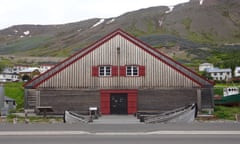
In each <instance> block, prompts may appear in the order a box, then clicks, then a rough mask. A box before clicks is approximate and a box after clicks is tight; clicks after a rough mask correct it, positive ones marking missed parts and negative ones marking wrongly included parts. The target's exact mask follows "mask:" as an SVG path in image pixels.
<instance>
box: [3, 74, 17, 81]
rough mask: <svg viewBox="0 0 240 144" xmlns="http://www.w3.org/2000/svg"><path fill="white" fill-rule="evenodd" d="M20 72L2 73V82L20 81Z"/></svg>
mask: <svg viewBox="0 0 240 144" xmlns="http://www.w3.org/2000/svg"><path fill="white" fill-rule="evenodd" d="M18 80H19V79H18V74H15V73H1V74H0V82H15V81H18Z"/></svg>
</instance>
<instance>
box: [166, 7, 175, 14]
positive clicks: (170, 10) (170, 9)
mask: <svg viewBox="0 0 240 144" xmlns="http://www.w3.org/2000/svg"><path fill="white" fill-rule="evenodd" d="M168 9H169V10H167V11H165V13H166V14H167V13H170V12H172V11H173V9H174V6H168Z"/></svg>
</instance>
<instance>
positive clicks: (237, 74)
mask: <svg viewBox="0 0 240 144" xmlns="http://www.w3.org/2000/svg"><path fill="white" fill-rule="evenodd" d="M234 76H235V77H240V67H236V68H235V70H234Z"/></svg>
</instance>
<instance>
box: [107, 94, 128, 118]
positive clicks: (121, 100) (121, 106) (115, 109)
mask: <svg viewBox="0 0 240 144" xmlns="http://www.w3.org/2000/svg"><path fill="white" fill-rule="evenodd" d="M127 95H128V94H127V93H113V94H111V97H110V112H111V114H128V109H127V105H128V104H127Z"/></svg>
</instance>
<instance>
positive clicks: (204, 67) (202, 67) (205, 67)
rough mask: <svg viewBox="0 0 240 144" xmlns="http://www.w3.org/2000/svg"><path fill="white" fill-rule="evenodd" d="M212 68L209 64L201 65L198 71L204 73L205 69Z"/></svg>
mask: <svg viewBox="0 0 240 144" xmlns="http://www.w3.org/2000/svg"><path fill="white" fill-rule="evenodd" d="M211 68H213V64H211V63H203V64H200V65H199V71H200V72H201V71H206V70H207V69H211Z"/></svg>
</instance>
